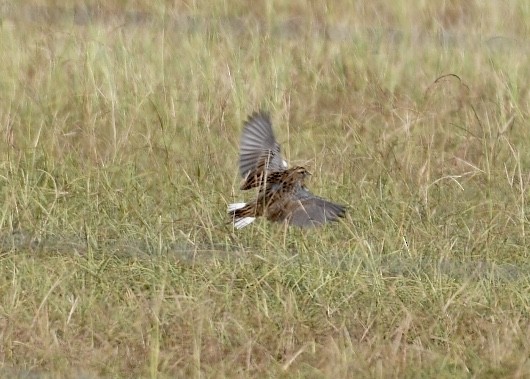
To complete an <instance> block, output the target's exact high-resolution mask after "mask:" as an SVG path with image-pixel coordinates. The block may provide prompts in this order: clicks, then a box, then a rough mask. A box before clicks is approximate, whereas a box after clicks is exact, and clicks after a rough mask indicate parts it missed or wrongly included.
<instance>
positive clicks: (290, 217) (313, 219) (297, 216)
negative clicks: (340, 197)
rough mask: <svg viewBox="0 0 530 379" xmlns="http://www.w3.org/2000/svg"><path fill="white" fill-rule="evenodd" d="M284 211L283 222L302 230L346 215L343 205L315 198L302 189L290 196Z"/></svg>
mask: <svg viewBox="0 0 530 379" xmlns="http://www.w3.org/2000/svg"><path fill="white" fill-rule="evenodd" d="M285 210H286V217H285V220H287V222H289V224H291V225H296V226H300V227H303V228H305V227H313V226H321V225H323V224H325V223H326V222H329V221H337V220H338V219H339V218H340V217H344V216H345V215H346V207H345V206H344V205H340V204H336V203H332V202H331V201H328V200H326V199H323V198H321V197H318V196H315V195H313V194H312V193H311V192H309V191H308V190H307V189H306V188H303V187H302V188H300V189H299V190H298V191H297V192H296V193H294V194H293V195H292V196H291V199H290V201H289V202H288V204H287V205H286V207H285Z"/></svg>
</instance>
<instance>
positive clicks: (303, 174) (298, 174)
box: [293, 166, 311, 180]
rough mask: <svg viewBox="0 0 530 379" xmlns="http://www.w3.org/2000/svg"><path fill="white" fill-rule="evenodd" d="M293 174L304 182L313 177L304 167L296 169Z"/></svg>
mask: <svg viewBox="0 0 530 379" xmlns="http://www.w3.org/2000/svg"><path fill="white" fill-rule="evenodd" d="M293 173H294V174H295V175H296V177H298V178H300V179H302V180H303V179H305V178H307V177H308V176H310V175H311V173H310V172H309V171H307V170H306V168H305V167H302V166H298V167H295V168H294V169H293Z"/></svg>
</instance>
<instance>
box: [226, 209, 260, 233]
mask: <svg viewBox="0 0 530 379" xmlns="http://www.w3.org/2000/svg"><path fill="white" fill-rule="evenodd" d="M246 205H247V204H246V203H233V204H228V212H233V211H235V210H237V209H241V208H244V207H245V206H246ZM255 219H256V217H243V218H236V219H235V220H234V226H235V227H236V229H241V228H244V227H245V226H247V225H250V224H252V222H253V221H254V220H255Z"/></svg>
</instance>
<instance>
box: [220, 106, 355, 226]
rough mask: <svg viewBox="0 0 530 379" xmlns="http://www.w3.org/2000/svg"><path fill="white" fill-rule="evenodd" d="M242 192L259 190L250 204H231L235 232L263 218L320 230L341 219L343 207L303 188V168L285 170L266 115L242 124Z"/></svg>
mask: <svg viewBox="0 0 530 379" xmlns="http://www.w3.org/2000/svg"><path fill="white" fill-rule="evenodd" d="M239 172H240V174H241V176H242V177H243V182H242V184H241V189H242V190H248V189H251V188H258V197H257V198H256V199H255V200H254V201H251V202H249V203H234V204H230V205H229V206H228V213H229V215H230V217H231V219H232V222H233V224H234V226H235V227H236V228H237V229H240V228H243V227H245V226H247V225H249V224H250V223H252V222H253V221H254V220H255V219H256V217H260V216H263V217H265V218H267V219H268V220H269V221H274V222H287V223H288V224H290V225H296V226H299V227H313V226H321V225H323V224H325V223H326V222H328V221H336V220H338V218H340V217H344V215H345V213H346V207H345V206H343V205H340V204H336V203H332V202H330V201H328V200H326V199H323V198H321V197H318V196H315V195H313V194H312V193H311V192H309V190H308V189H307V188H306V186H305V179H306V178H307V177H308V176H309V175H311V174H310V173H309V171H307V170H306V169H305V168H304V167H300V166H296V167H292V168H288V165H287V162H286V161H285V160H284V159H283V158H282V156H281V152H280V145H279V144H278V142H277V141H276V138H275V137H274V133H273V131H272V124H271V121H270V118H269V115H268V114H267V113H265V112H259V113H253V114H252V115H251V116H250V117H249V119H248V120H247V121H246V122H245V126H244V128H243V135H242V136H241V147H240V157H239Z"/></svg>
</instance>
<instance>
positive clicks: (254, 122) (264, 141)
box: [239, 112, 286, 178]
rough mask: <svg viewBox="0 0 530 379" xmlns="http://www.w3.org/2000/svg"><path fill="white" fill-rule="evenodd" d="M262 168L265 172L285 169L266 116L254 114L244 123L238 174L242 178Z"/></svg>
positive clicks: (262, 113)
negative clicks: (259, 167)
mask: <svg viewBox="0 0 530 379" xmlns="http://www.w3.org/2000/svg"><path fill="white" fill-rule="evenodd" d="M258 166H262V167H263V169H265V170H267V171H280V170H284V169H285V168H286V165H285V164H284V161H283V159H282V156H281V153H280V145H279V144H278V142H276V139H275V138H274V133H273V131H272V124H271V120H270V117H269V115H268V114H266V113H264V112H259V113H256V112H254V113H253V114H252V116H250V117H249V119H248V120H247V121H246V122H245V126H244V128H243V134H242V136H241V151H240V157H239V172H240V174H241V176H242V177H243V178H246V176H247V175H248V174H249V172H250V171H253V170H255V169H256V168H257V167H258Z"/></svg>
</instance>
